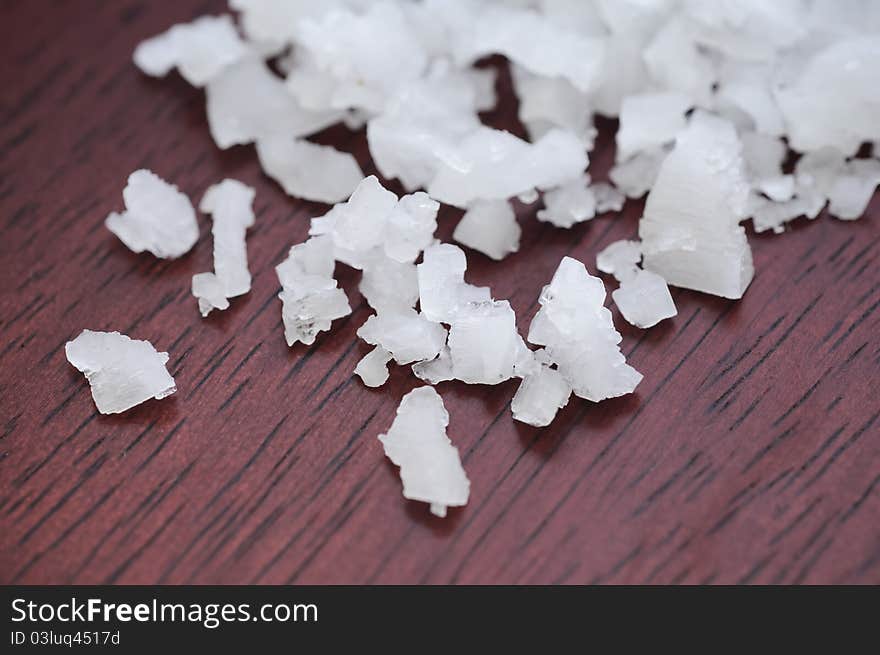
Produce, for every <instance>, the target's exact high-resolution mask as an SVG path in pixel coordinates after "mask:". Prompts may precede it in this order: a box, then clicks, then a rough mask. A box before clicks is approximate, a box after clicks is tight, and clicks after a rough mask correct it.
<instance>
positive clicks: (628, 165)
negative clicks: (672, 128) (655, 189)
mask: <svg viewBox="0 0 880 655" xmlns="http://www.w3.org/2000/svg"><path fill="white" fill-rule="evenodd" d="M668 154H669V150H668V149H667V148H663V147H657V148H653V149H651V150H644V151H641V152H639V153H638V154H636V155H634V156H632V157H630V158H629V159H628V160H626V161H625V162H620V163H617V164H615V165H614V166H612V167H611V170H610V171H608V177H609V178H610V179H611V181H612V182H613V183H614V186H615V187H617V188H618V189H620V190H621V191H622V192H623V193H624V194H625V195H626V196H627V197H628V198H641V197H642V196H643V195H645V194H646V193H647V192H648V191H650V189H651V187H652V186H654V181H655V180H656V179H657V173H658V172H659V171H660V165H661V164H662V163H663V160H664V159H666V155H668Z"/></svg>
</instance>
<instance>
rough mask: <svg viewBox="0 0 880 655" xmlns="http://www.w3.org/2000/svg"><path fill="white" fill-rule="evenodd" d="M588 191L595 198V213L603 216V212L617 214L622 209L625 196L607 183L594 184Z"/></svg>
mask: <svg viewBox="0 0 880 655" xmlns="http://www.w3.org/2000/svg"><path fill="white" fill-rule="evenodd" d="M590 189H591V190H592V191H593V196H594V197H595V198H596V213H597V214H604V213H605V212H619V211H620V210H621V209H623V204H624V203H625V202H626V196H625V195H624V194H623V193H622V192H621V191H620V190H619V189H617V188H615V187H614V186H612V185H610V184H608V183H607V182H596V183H595V184H593V185H592V186H591V187H590Z"/></svg>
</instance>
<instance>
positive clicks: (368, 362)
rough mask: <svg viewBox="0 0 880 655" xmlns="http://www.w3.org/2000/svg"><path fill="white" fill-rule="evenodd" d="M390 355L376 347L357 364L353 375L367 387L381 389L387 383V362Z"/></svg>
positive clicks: (389, 359)
mask: <svg viewBox="0 0 880 655" xmlns="http://www.w3.org/2000/svg"><path fill="white" fill-rule="evenodd" d="M390 361H391V353H390V352H388V351H387V350H385V349H384V348H382V347H381V346H376V347H375V348H373V349H372V350H371V351H370V352H368V353H367V354H366V355H364V357H363V358H362V359H361V361H359V362H358V363H357V366H356V367H355V369H354V372H355V374H356V375H357V376H358V377H360V379H361V381H362V382H363V383H364V385H366V386H368V387H381V386H382V385H383V384H385V382H387V381H388V362H390Z"/></svg>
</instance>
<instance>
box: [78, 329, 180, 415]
mask: <svg viewBox="0 0 880 655" xmlns="http://www.w3.org/2000/svg"><path fill="white" fill-rule="evenodd" d="M64 352H65V354H66V355H67V361H69V362H70V363H71V364H72V365H73V366H75V367H76V368H77V369H78V370H79V371H81V372H82V373H84V374H85V376H86V379H87V380H88V381H89V385H90V386H91V388H92V398H94V400H95V405H96V406H97V408H98V411H99V412H101V413H102V414H118V413H119V412H124V411H125V410H127V409H131V408H132V407H134V406H135V405H140V404H141V403H142V402H144V401H145V400H149V399H150V398H155V399H157V400H159V399H162V398H165V397H166V396H170V395H171V394H173V393H174V392H175V391H177V387H176V386H175V384H174V378H172V377H171V376H170V375H169V374H168V370H167V369H166V368H165V365H166V364H167V363H168V353H160V352H157V351H156V349H155V348H154V347H153V345H152V344H151V343H150V342H149V341H135V340H133V339H130V338H129V337H127V336H125V335H124V334H120V333H119V332H93V331H92V330H83V331H82V332H81V333H80V335H79V336H78V337H77V338H76V339H74V340H73V341H68V342H67V344H66V345H65V346H64Z"/></svg>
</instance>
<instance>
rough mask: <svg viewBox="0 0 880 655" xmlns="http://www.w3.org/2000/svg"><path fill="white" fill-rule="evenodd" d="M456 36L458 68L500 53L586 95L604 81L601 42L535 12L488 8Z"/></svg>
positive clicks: (524, 66) (499, 7) (536, 72)
mask: <svg viewBox="0 0 880 655" xmlns="http://www.w3.org/2000/svg"><path fill="white" fill-rule="evenodd" d="M457 36H458V39H457V43H456V52H455V55H456V59H457V60H458V62H459V63H470V62H473V61H475V60H477V59H479V58H481V57H484V56H486V55H489V54H502V55H505V56H506V57H508V58H509V59H510V60H511V61H513V62H516V63H517V64H519V65H520V66H522V67H523V68H525V69H526V70H528V71H530V72H532V73H534V74H536V75H542V76H545V77H561V78H563V79H565V80H567V81H568V82H570V83H571V84H572V85H573V86H574V87H575V88H576V89H578V90H580V91H582V92H584V93H588V92H590V91H592V90H593V89H594V88H595V87H596V86H597V85H598V83H599V80H600V79H601V71H602V64H603V61H604V55H605V48H604V43H603V41H602V39H600V38H594V37H590V36H586V35H584V34H581V33H578V32H577V31H575V30H572V29H569V28H568V27H567V26H566V25H561V24H559V23H557V22H555V21H552V20H548V19H547V18H545V17H544V16H542V15H541V14H540V13H538V12H536V11H532V10H528V9H514V8H508V7H502V6H497V5H489V6H487V7H486V8H485V9H483V10H482V11H481V12H479V13H478V14H477V15H476V16H475V17H474V20H473V21H472V22H471V23H470V25H469V29H467V30H465V31H463V32H461V33H459V34H458V35H457Z"/></svg>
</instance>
